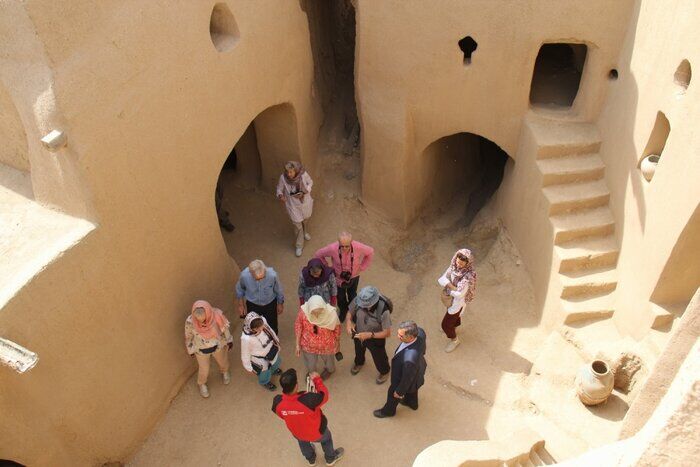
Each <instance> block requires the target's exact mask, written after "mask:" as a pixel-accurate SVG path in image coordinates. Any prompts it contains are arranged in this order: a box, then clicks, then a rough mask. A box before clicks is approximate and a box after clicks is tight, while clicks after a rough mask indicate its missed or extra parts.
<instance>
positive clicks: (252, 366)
mask: <svg viewBox="0 0 700 467" xmlns="http://www.w3.org/2000/svg"><path fill="white" fill-rule="evenodd" d="M312 186H313V181H312V179H311V177H310V176H309V174H308V173H307V172H306V171H305V170H304V168H303V166H302V165H301V164H300V163H298V162H294V161H292V162H288V163H287V164H285V171H284V173H283V174H282V175H281V176H280V180H279V183H278V186H277V196H278V198H279V199H280V200H281V201H283V202H284V203H285V206H286V208H287V212H288V213H289V216H290V219H291V220H292V223H293V225H294V230H295V248H296V251H295V253H296V256H301V254H302V252H303V247H304V241H308V240H310V239H311V236H310V234H309V232H308V226H307V221H308V219H309V217H310V216H311V211H312V207H313V200H312V198H311V188H312ZM373 256H374V249H373V248H372V247H370V246H368V245H365V244H363V243H361V242H358V241H356V240H353V238H352V235H351V234H350V233H349V232H341V233H340V234H339V235H338V241H337V242H333V243H331V244H329V245H327V246H325V247H323V248H321V249H319V250H318V251H316V252H315V253H314V256H313V258H312V259H311V260H309V261H308V263H307V264H306V266H305V267H303V268H302V270H301V272H300V274H299V283H298V287H297V294H298V297H299V308H298V312H297V315H296V317H295V320H294V334H295V342H294V347H295V355H296V357H300V358H301V359H302V361H303V363H304V366H305V368H306V371H307V373H306V378H305V381H304V380H302V382H301V384H302V385H305V386H306V390H305V391H299V385H300V380H299V376H298V375H297V372H296V370H294V369H293V368H291V369H288V370H286V371H283V370H282V369H281V363H282V358H281V356H280V349H281V342H280V339H279V337H278V315H280V314H281V313H282V312H283V311H284V302H285V296H284V291H283V287H282V284H281V282H280V280H279V277H278V275H277V272H276V271H275V270H274V269H273V268H271V267H268V266H266V265H265V263H263V261H261V260H259V259H256V260H253V261H251V262H250V264H249V265H248V267H246V268H245V269H244V270H243V271H242V272H241V274H240V276H239V279H238V282H237V283H236V298H237V300H238V313H239V315H240V317H241V318H242V319H243V330H242V333H241V362H242V364H243V368H244V369H245V370H246V371H248V372H250V373H252V374H254V375H255V376H256V377H257V380H258V383H259V384H260V386H262V387H263V388H265V389H268V390H270V391H275V390H276V389H277V385H275V384H274V383H273V382H272V377H273V376H275V375H279V384H280V386H281V387H282V394H280V395H277V396H275V397H274V400H273V405H272V411H273V412H274V413H275V414H276V415H277V416H279V417H280V418H282V419H283V420H284V421H285V423H286V425H287V428H288V429H289V430H290V432H291V433H292V435H293V436H294V437H295V438H296V440H297V441H298V443H299V447H300V449H301V452H302V454H303V455H304V457H305V458H306V460H307V461H308V462H309V465H315V463H316V452H315V450H314V448H313V445H312V444H311V443H315V442H316V443H321V446H322V448H323V452H324V456H325V461H326V465H334V464H335V463H336V462H337V461H338V460H339V459H340V458H341V457H342V456H343V449H342V448H337V449H336V448H334V446H333V439H332V435H331V432H330V430H329V429H328V422H327V419H326V417H325V415H323V412H322V410H321V407H322V406H323V405H324V404H326V403H327V402H328V398H329V393H328V389H327V388H326V386H325V384H324V380H327V379H328V378H330V377H331V375H332V374H333V373H334V372H335V371H336V361H340V360H341V359H342V358H343V355H342V353H341V352H340V340H341V334H342V328H343V327H344V328H345V331H346V332H347V334H348V335H349V336H350V337H351V338H352V340H353V345H354V351H355V358H354V362H353V365H352V367H351V368H350V373H351V374H352V375H356V374H358V373H359V372H360V371H361V370H362V368H363V366H364V364H365V356H366V352H367V350H369V353H370V355H371V356H372V360H373V362H374V366H375V368H376V370H377V376H376V379H375V382H376V383H377V384H383V383H385V382H386V381H387V380H389V381H390V383H389V387H388V390H387V397H386V401H385V403H384V405H383V406H382V407H381V408H379V409H377V410H375V411H374V412H373V414H374V416H375V417H377V418H385V417H391V416H394V415H395V414H396V409H397V407H398V405H399V404H402V405H405V406H407V407H409V408H411V409H413V410H417V409H418V390H419V388H420V387H421V386H422V385H423V382H424V375H425V371H426V368H427V363H426V360H425V351H426V333H425V331H424V330H423V329H422V328H420V327H418V325H417V324H416V323H415V322H414V321H410V320H408V321H403V322H401V323H400V324H399V325H398V330H397V333H396V337H397V338H398V340H399V345H398V347H397V348H396V350H395V352H394V354H393V357H392V358H391V362H390V361H389V356H388V355H387V351H386V341H387V339H388V338H389V337H390V335H391V326H392V320H391V313H392V312H393V308H394V306H393V303H392V301H391V299H389V298H388V297H387V296H385V295H384V294H382V293H381V292H380V291H379V289H377V288H376V287H374V286H371V285H369V286H365V287H363V288H362V289H360V290H359V291H358V287H359V282H360V274H361V273H362V272H364V271H366V270H367V269H368V268H369V267H370V265H371V264H372V259H373ZM473 264H474V258H473V255H472V253H471V251H470V250H468V249H460V250H458V251H457V252H456V253H455V254H454V256H453V258H452V261H451V262H450V265H449V267H448V268H447V270H446V271H445V273H444V274H443V275H442V276H441V277H440V278H439V279H438V284H439V285H440V286H441V292H440V298H441V300H442V302H443V304H444V306H445V308H446V311H445V315H444V317H443V319H442V330H443V331H444V333H445V335H446V336H447V337H448V343H447V347H446V348H445V351H446V352H452V351H453V350H454V349H455V348H456V347H457V346H458V345H459V339H458V338H457V334H456V328H457V327H458V326H459V325H460V324H461V320H460V317H461V316H462V314H463V313H464V311H465V308H466V304H467V302H470V301H471V300H472V299H473V298H474V289H475V286H476V272H475V271H474V269H473ZM185 343H186V349H187V352H188V353H189V354H190V355H191V356H193V357H195V358H196V359H197V363H198V365H199V371H198V374H197V384H198V386H199V392H200V395H201V396H202V397H204V398H207V397H209V389H208V387H207V376H208V373H209V366H210V360H211V359H210V357H213V358H214V360H216V362H217V364H218V366H219V370H220V372H221V374H222V380H223V384H229V383H230V381H231V374H230V371H229V362H228V351H229V350H230V349H231V348H232V345H233V337H232V335H231V332H230V323H229V321H228V320H227V319H226V317H225V316H224V315H223V313H222V312H221V310H219V309H218V308H214V307H212V306H211V305H210V304H209V303H208V302H206V301H204V300H198V301H196V302H195V303H194V304H193V306H192V312H191V314H190V315H189V316H188V317H187V320H186V322H185Z"/></svg>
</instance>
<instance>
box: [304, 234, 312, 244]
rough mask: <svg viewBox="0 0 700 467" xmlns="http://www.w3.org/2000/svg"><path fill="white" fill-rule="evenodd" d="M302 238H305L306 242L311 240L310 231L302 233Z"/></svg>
mask: <svg viewBox="0 0 700 467" xmlns="http://www.w3.org/2000/svg"><path fill="white" fill-rule="evenodd" d="M304 240H306V241H307V242H308V241H309V240H311V234H310V233H304Z"/></svg>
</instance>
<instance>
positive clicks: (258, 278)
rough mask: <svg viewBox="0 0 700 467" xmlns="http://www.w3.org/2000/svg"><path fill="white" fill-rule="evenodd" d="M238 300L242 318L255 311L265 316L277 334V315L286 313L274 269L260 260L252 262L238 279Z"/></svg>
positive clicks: (282, 294)
mask: <svg viewBox="0 0 700 467" xmlns="http://www.w3.org/2000/svg"><path fill="white" fill-rule="evenodd" d="M236 298H237V299H238V313H239V314H240V315H241V318H242V317H244V316H245V315H247V314H248V313H250V312H251V311H254V312H256V313H258V314H259V315H261V316H264V317H265V319H266V320H267V324H269V325H270V327H271V328H272V329H273V330H274V331H275V334H277V315H279V314H281V313H282V311H284V292H283V291H282V284H281V283H280V281H279V279H278V278H277V273H276V272H275V270H274V269H272V268H268V267H266V266H265V263H263V262H262V261H261V260H259V259H255V260H253V261H251V262H250V264H249V265H248V267H247V268H245V269H244V270H243V271H241V275H240V277H239V278H238V282H237V283H236Z"/></svg>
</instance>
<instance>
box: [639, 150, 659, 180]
mask: <svg viewBox="0 0 700 467" xmlns="http://www.w3.org/2000/svg"><path fill="white" fill-rule="evenodd" d="M659 158H660V156H657V155H656V154H649V155H648V156H647V157H645V158H644V159H643V160H642V163H641V164H640V166H639V168H640V169H641V171H642V175H644V178H645V179H646V181H647V182H650V181H651V179H652V177H653V176H654V173H656V166H657V165H658V163H659Z"/></svg>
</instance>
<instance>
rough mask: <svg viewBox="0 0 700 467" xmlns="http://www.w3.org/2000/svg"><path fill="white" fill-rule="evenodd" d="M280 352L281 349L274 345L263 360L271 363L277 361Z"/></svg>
mask: <svg viewBox="0 0 700 467" xmlns="http://www.w3.org/2000/svg"><path fill="white" fill-rule="evenodd" d="M279 350H280V348H279V347H277V346H276V345H274V344H273V345H272V347H271V348H270V351H269V352H267V355H265V356H264V357H263V358H264V359H265V360H267V361H268V362H271V361H273V360H274V359H275V357H276V356H277V353H278V352H279Z"/></svg>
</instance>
